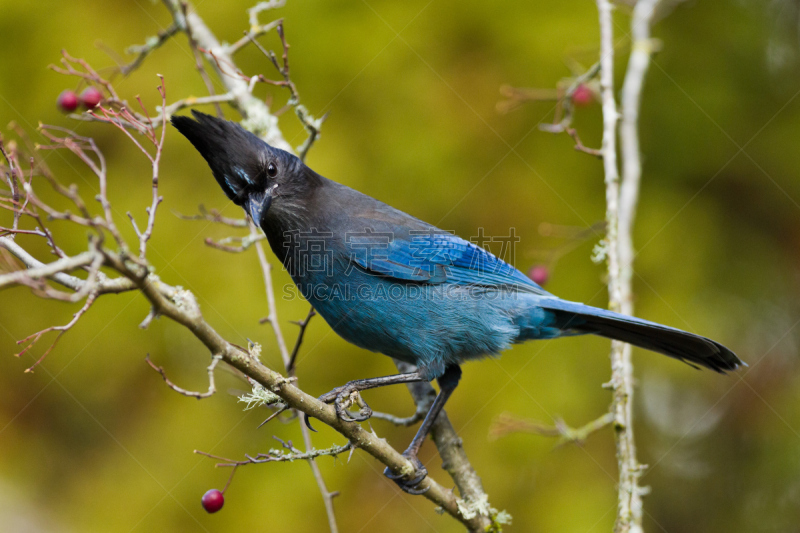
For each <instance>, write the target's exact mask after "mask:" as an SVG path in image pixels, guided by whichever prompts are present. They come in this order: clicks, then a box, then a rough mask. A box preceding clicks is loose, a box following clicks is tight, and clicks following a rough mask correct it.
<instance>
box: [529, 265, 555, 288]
mask: <svg viewBox="0 0 800 533" xmlns="http://www.w3.org/2000/svg"><path fill="white" fill-rule="evenodd" d="M549 276H550V273H549V272H548V271H547V267H546V266H544V265H536V266H534V267H532V268H531V269H530V270H529V271H528V277H529V278H531V279H532V280H533V282H534V283H536V284H537V285H544V284H545V283H547V278H548V277H549Z"/></svg>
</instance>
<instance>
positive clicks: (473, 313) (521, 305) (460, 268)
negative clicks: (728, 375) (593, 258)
mask: <svg viewBox="0 0 800 533" xmlns="http://www.w3.org/2000/svg"><path fill="white" fill-rule="evenodd" d="M192 115H193V118H191V117H189V116H179V115H176V116H173V117H172V119H171V122H172V125H173V126H174V127H175V128H176V129H177V130H178V131H179V132H180V133H181V134H183V136H185V137H186V138H187V139H188V140H189V142H191V144H192V145H193V146H194V147H195V148H196V149H197V151H198V152H200V155H202V156H203V158H204V159H205V160H206V162H207V163H208V166H209V167H210V169H211V172H212V174H213V176H214V178H215V179H216V181H217V183H218V184H219V186H220V187H221V188H222V190H223V192H224V193H225V194H226V196H227V197H228V198H229V199H230V200H231V201H233V203H234V204H236V205H237V206H240V207H242V208H243V209H244V211H245V212H246V214H247V215H248V216H249V218H250V219H251V220H252V222H253V223H254V224H255V225H256V226H257V227H259V228H260V229H261V230H262V231H263V232H264V234H265V236H266V238H267V241H268V242H269V245H270V248H271V249H272V251H273V253H274V254H275V255H276V256H277V258H278V259H279V260H280V262H281V263H282V264H283V266H284V267H285V268H286V270H287V271H288V273H289V275H290V276H291V277H292V280H293V281H294V283H295V284H296V286H297V288H298V289H299V291H300V293H301V294H302V295H303V296H304V297H305V298H306V299H307V300H308V301H309V302H310V303H311V305H312V306H313V308H314V309H315V311H316V312H317V313H318V314H319V315H320V316H322V318H323V319H324V320H325V321H326V322H327V323H328V324H329V325H330V327H331V328H332V329H333V330H334V331H335V332H336V333H337V334H338V335H340V336H341V337H342V338H344V339H345V340H346V341H349V342H350V343H352V344H354V345H356V346H358V347H361V348H364V349H367V350H370V351H373V352H378V353H382V354H385V355H388V356H390V357H393V358H395V359H398V360H400V361H404V362H406V363H410V364H413V365H415V366H416V368H417V370H416V371H414V372H407V373H402V374H395V375H392V376H382V377H377V378H369V379H360V380H354V381H350V382H348V383H347V384H345V385H342V386H340V387H336V388H335V389H333V390H332V391H330V392H329V393H327V394H324V395H322V396H320V399H321V400H322V401H324V402H327V403H333V404H334V406H335V408H336V413H337V415H338V416H339V417H340V418H341V419H343V420H347V421H363V420H366V419H367V418H369V415H370V414H371V411H370V410H369V407H368V406H367V405H366V404H365V403H363V406H362V408H361V410H360V411H359V412H358V413H355V412H352V411H350V410H349V409H348V407H349V406H350V402H351V400H350V398H351V397H352V394H353V393H354V392H359V391H364V390H367V389H371V388H375V387H381V386H385V385H391V384H397V383H411V382H420V381H426V382H427V381H432V380H434V379H436V380H437V382H438V384H439V393H438V394H437V396H436V398H435V399H434V401H433V403H432V405H431V407H430V409H429V411H428V413H427V415H426V417H425V419H424V420H423V422H422V424H421V425H420V428H419V430H418V431H417V433H416V435H415V436H414V438H413V440H412V441H411V443H410V445H409V446H408V448H407V449H406V450H405V451H404V452H403V455H404V456H405V457H407V458H408V459H409V460H410V461H411V462H412V464H413V465H414V466H415V470H414V472H413V473H412V474H407V473H406V475H405V476H401V475H400V473H399V472H392V471H390V470H389V469H388V468H387V469H386V470H385V472H384V474H385V475H386V476H387V477H389V478H391V479H393V480H394V481H395V482H396V483H397V484H398V485H399V486H400V487H401V488H402V489H403V490H405V491H406V492H409V493H412V494H418V493H420V492H423V491H424V490H425V489H420V488H419V487H418V485H419V483H420V482H421V481H422V479H424V478H425V476H426V475H427V471H426V469H425V467H424V465H422V463H421V462H420V461H419V459H418V458H417V455H418V453H419V450H420V448H421V446H422V443H423V441H424V439H425V437H426V436H427V434H428V433H429V431H430V429H431V426H432V425H433V422H434V421H435V419H436V417H437V416H438V414H439V413H440V412H441V411H442V408H443V407H444V405H445V403H446V402H447V400H448V398H449V397H450V396H451V395H452V393H453V391H454V390H455V388H456V386H457V385H458V382H459V379H460V377H461V365H462V364H463V363H465V362H467V361H471V360H476V359H481V358H484V357H487V356H496V355H498V354H500V352H502V351H504V350H506V349H508V348H510V347H511V346H512V345H513V344H517V343H521V342H525V341H528V340H536V339H555V338H558V337H566V336H573V335H582V334H593V335H599V336H601V337H607V338H610V339H614V340H618V341H623V342H626V343H629V344H632V345H634V346H638V347H640V348H644V349H647V350H650V351H653V352H657V353H661V354H664V355H667V356H669V357H673V358H675V359H678V360H681V361H684V362H686V363H688V364H690V365H692V366H695V367H705V368H709V369H711V370H714V371H717V372H720V373H725V372H727V371H732V370H736V369H737V368H739V367H740V366H742V365H745V363H744V362H743V361H742V360H740V359H739V357H737V356H736V354H735V353H733V352H732V351H731V350H730V349H728V348H726V347H725V346H723V345H722V344H720V343H718V342H716V341H713V340H711V339H708V338H706V337H702V336H700V335H696V334H694V333H689V332H686V331H681V330H679V329H675V328H672V327H668V326H664V325H661V324H657V323H655V322H650V321H647V320H643V319H640V318H636V317H633V316H628V315H623V314H619V313H616V312H613V311H609V310H605V309H600V308H596V307H590V306H587V305H584V304H581V303H576V302H571V301H567V300H563V299H561V298H559V297H558V296H555V295H553V294H551V293H549V292H547V291H545V290H544V289H543V288H542V287H541V286H539V285H537V284H536V283H535V282H533V281H532V280H531V279H530V278H529V277H528V276H526V275H525V274H523V273H522V272H521V271H519V270H517V269H516V268H515V267H513V266H512V265H510V264H508V263H506V262H505V261H503V260H502V259H500V258H498V257H496V256H494V255H492V254H491V253H490V252H489V251H487V250H485V249H484V248H482V247H480V246H477V245H476V244H474V243H472V242H470V241H467V240H465V239H462V238H461V237H458V236H457V235H454V234H453V233H451V232H448V231H444V230H441V229H439V228H437V227H436V226H434V225H432V224H428V223H426V222H424V221H422V220H419V219H417V218H415V217H413V216H411V215H409V214H406V213H404V212H403V211H400V210H398V209H395V208H393V207H391V206H389V205H387V204H385V203H383V202H381V201H379V200H377V199H375V198H372V197H370V196H367V195H365V194H362V193H361V192H358V191H356V190H354V189H352V188H350V187H347V186H345V185H342V184H340V183H338V182H336V181H333V180H330V179H328V178H325V177H324V176H322V175H320V174H318V173H317V172H315V171H313V170H312V169H311V168H309V167H308V166H307V165H306V164H305V163H304V162H303V161H301V160H300V159H299V158H298V157H296V156H295V155H293V154H291V153H289V152H287V151H284V150H281V149H279V148H275V147H273V146H270V145H269V144H267V143H266V142H264V141H263V140H261V139H260V138H259V137H257V136H256V135H254V134H253V133H251V132H249V131H247V130H245V129H244V128H243V127H242V126H240V125H239V124H237V123H235V122H231V121H228V120H225V119H221V118H218V117H214V116H211V115H207V114H204V113H201V112H199V111H196V110H192ZM306 420H307V419H306ZM309 425H310V424H309Z"/></svg>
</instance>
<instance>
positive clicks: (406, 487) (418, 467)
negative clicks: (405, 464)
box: [383, 453, 430, 496]
mask: <svg viewBox="0 0 800 533" xmlns="http://www.w3.org/2000/svg"><path fill="white" fill-rule="evenodd" d="M403 457H405V458H406V459H408V460H409V461H411V464H413V465H414V472H413V473H412V474H411V475H412V476H413V477H411V478H410V479H406V478H408V477H409V476H408V475H403V474H395V473H394V472H392V471H391V470H390V469H389V467H388V466H387V467H386V468H385V469H384V470H383V475H384V476H386V477H388V478H389V479H391V480H392V481H394V482H395V483H397V486H398V487H400V488H401V489H403V492H407V493H409V494H413V495H415V496H417V495H420V494H425V493H426V492H428V491H429V490H430V486H428V487H425V488H424V489H420V488H417V487H418V486H419V484H420V483H421V482H422V480H423V479H425V478H426V477H427V476H428V470H427V469H426V468H425V466H424V465H423V464H422V463H421V462H420V460H419V459H417V456H416V455H411V454H408V453H403Z"/></svg>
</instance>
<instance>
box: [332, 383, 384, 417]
mask: <svg viewBox="0 0 800 533" xmlns="http://www.w3.org/2000/svg"><path fill="white" fill-rule="evenodd" d="M319 401H321V402H324V403H333V406H334V407H335V408H336V416H338V417H339V419H340V420H344V421H345V422H364V421H365V420H369V417H371V416H372V409H370V407H369V405H367V402H365V401H364V399H363V398H361V395H360V394H359V393H358V389H357V388H356V387H355V386H354V385H353V384H351V383H348V384H346V385H342V386H341V387H336V388H335V389H333V390H332V391H330V392H329V393H327V394H323V395H322V396H320V397H319ZM353 405H358V407H359V411H358V414H355V413H353V412H351V411H350V410H349V408H350V407H351V406H353Z"/></svg>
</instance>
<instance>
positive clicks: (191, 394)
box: [144, 354, 222, 400]
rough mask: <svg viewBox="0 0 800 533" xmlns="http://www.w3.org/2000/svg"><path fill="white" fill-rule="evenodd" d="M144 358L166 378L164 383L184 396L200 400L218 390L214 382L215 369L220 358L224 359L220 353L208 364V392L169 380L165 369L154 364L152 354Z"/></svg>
mask: <svg viewBox="0 0 800 533" xmlns="http://www.w3.org/2000/svg"><path fill="white" fill-rule="evenodd" d="M144 360H145V362H146V363H147V364H148V365H150V368H152V369H153V370H155V371H156V372H158V373H159V374H161V377H162V378H164V383H166V384H167V386H168V387H169V388H170V389H172V390H174V391H175V392H177V393H178V394H183V395H184V396H189V397H192V398H197V399H198V400H202V399H203V398H208V397H209V396H211V395H213V394H214V393H215V392H217V387H216V385H215V384H214V369H215V368H216V367H217V363H219V362H220V360H222V356H220V355H215V356H213V357H212V358H211V364H210V365H208V390H207V391H206V392H194V391H190V390H186V389H182V388H181V387H178V386H177V385H175V384H174V383H173V382H171V381H170V380H169V378H168V377H167V373H166V372H165V371H164V369H163V368H162V367H160V366H156V365H155V364H153V362H152V361H151V360H150V354H147V356H145V358H144Z"/></svg>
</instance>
